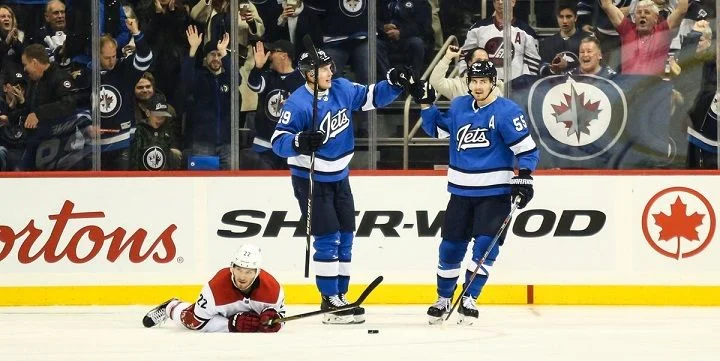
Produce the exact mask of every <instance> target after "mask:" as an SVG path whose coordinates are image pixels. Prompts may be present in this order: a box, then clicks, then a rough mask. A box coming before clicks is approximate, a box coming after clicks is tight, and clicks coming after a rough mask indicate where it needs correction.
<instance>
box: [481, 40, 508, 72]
mask: <svg viewBox="0 0 720 361" xmlns="http://www.w3.org/2000/svg"><path fill="white" fill-rule="evenodd" d="M485 50H487V52H488V57H489V58H490V61H491V62H492V63H493V65H495V67H496V68H502V67H503V57H504V56H505V46H504V44H503V38H501V37H496V38H492V39H489V40H488V41H487V43H485ZM514 58H515V46H514V45H511V46H510V59H514Z"/></svg>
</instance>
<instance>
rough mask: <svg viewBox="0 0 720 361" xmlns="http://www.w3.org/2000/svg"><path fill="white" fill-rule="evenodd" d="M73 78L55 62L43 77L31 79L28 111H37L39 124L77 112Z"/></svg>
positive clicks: (51, 121) (26, 98) (54, 120)
mask: <svg viewBox="0 0 720 361" xmlns="http://www.w3.org/2000/svg"><path fill="white" fill-rule="evenodd" d="M71 89H72V78H71V77H70V74H68V73H67V72H66V71H64V70H62V69H60V68H58V66H57V65H55V64H50V67H49V68H47V70H45V73H44V74H43V76H42V78H40V80H38V81H31V82H30V86H29V87H28V90H27V96H26V97H25V101H26V102H27V103H28V109H27V110H28V113H35V115H36V116H37V118H38V121H39V123H38V125H40V126H42V125H44V124H47V123H54V122H56V121H59V120H65V119H66V118H67V117H69V116H70V115H72V114H73V113H75V97H74V96H73V94H72V92H71Z"/></svg>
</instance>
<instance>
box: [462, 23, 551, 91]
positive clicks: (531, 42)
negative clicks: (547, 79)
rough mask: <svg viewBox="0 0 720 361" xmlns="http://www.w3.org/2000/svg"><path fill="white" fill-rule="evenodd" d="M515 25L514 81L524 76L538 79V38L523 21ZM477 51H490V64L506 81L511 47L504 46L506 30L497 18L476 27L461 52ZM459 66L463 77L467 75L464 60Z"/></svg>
mask: <svg viewBox="0 0 720 361" xmlns="http://www.w3.org/2000/svg"><path fill="white" fill-rule="evenodd" d="M512 24H513V25H512V28H511V31H510V34H511V36H510V39H511V42H512V46H511V47H510V51H511V54H510V58H511V59H512V61H511V63H512V77H513V79H514V78H517V77H518V76H520V75H522V74H531V75H537V74H538V70H539V69H540V53H539V52H538V40H537V34H535V30H533V29H532V28H531V27H530V25H528V24H526V23H524V22H522V21H520V20H513V22H512ZM477 47H481V48H485V50H487V52H488V56H489V57H490V61H491V62H492V63H493V65H495V68H496V69H497V73H498V78H499V79H505V71H504V67H503V56H504V53H505V50H506V49H507V47H505V46H504V44H503V26H502V24H500V23H497V22H496V21H495V18H494V17H492V18H488V19H484V20H480V21H478V22H477V23H475V25H473V26H472V28H471V29H470V30H469V31H468V33H467V38H466V39H465V44H463V46H462V48H461V51H466V50H470V49H472V48H477ZM457 66H458V71H459V73H460V74H463V73H464V72H465V69H466V68H467V64H465V61H463V60H460V61H459V62H458V65H457Z"/></svg>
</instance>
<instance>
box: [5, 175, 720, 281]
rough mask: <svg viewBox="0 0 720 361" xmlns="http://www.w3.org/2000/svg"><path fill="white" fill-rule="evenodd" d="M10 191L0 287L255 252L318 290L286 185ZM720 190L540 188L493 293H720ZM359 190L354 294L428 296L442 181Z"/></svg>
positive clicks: (107, 185)
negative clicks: (388, 288) (379, 288)
mask: <svg viewBox="0 0 720 361" xmlns="http://www.w3.org/2000/svg"><path fill="white" fill-rule="evenodd" d="M438 174H439V173H438ZM2 181H3V184H4V187H2V189H0V197H1V198H0V199H3V210H4V212H2V216H0V274H2V277H0V286H23V285H27V286H32V285H109V284H116V285H143V284H158V285H170V284H200V283H203V282H205V281H206V280H207V279H208V277H210V276H211V275H212V274H214V272H215V271H216V270H217V269H218V268H219V267H224V266H226V265H228V264H229V260H230V257H231V256H232V253H233V251H234V250H235V249H237V248H238V247H239V246H240V245H241V244H243V243H247V242H252V243H256V244H258V245H259V246H260V247H261V248H262V249H263V256H264V264H265V267H266V268H267V269H268V270H269V271H271V272H272V273H273V274H275V275H276V276H277V277H278V278H279V279H281V280H283V282H284V283H288V284H303V283H307V284H311V283H314V279H313V277H311V278H309V279H306V278H304V277H303V268H304V258H305V257H304V254H305V236H304V235H303V232H304V230H305V224H304V222H301V221H300V209H299V206H298V203H297V201H296V200H295V198H294V196H293V192H292V186H291V184H290V179H289V177H288V176H248V177H243V176H237V177H150V178H144V177H117V178H5V179H3V180H2ZM716 183H717V178H716V177H713V176H594V175H581V176H575V175H573V176H561V175H538V176H537V177H536V179H535V198H534V199H533V200H532V202H531V203H530V205H529V206H528V207H527V208H525V209H523V210H518V212H516V214H515V217H514V219H513V222H512V223H511V224H510V226H509V228H510V229H509V232H508V236H507V239H506V241H505V245H504V246H503V247H502V248H501V252H500V256H499V258H498V261H497V262H496V264H495V267H494V268H493V276H492V283H494V284H522V285H526V284H558V285H561V284H570V285H596V284H603V285H623V284H636V285H718V284H720V281H718V280H720V263H718V262H717V261H716V260H717V259H720V249H719V248H718V246H717V243H718V242H717V241H715V242H711V240H712V238H713V236H714V234H715V230H716V227H715V225H716V217H715V212H714V207H715V206H717V204H718V199H720V198H719V197H718V196H720V194H719V192H720V191H718V190H717V187H716V186H715V184H716ZM351 185H352V188H353V194H354V198H355V204H356V215H357V216H356V224H357V234H356V238H355V247H354V249H353V265H352V268H353V275H354V276H353V282H354V283H365V282H367V281H370V280H372V279H373V278H374V277H376V276H377V275H380V274H382V275H384V276H385V279H386V281H385V282H386V283H396V284H433V283H434V282H435V270H436V265H437V251H438V244H439V241H440V229H441V225H442V217H443V216H444V210H445V206H446V205H447V201H448V199H449V195H448V193H447V191H446V189H445V187H446V179H445V177H444V176H442V175H438V176H358V175H353V176H351ZM315 216H318V217H319V216H321V215H318V214H316V215H315Z"/></svg>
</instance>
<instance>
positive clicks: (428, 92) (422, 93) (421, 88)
mask: <svg viewBox="0 0 720 361" xmlns="http://www.w3.org/2000/svg"><path fill="white" fill-rule="evenodd" d="M410 95H412V97H413V99H415V103H418V104H432V103H435V99H437V94H436V93H435V89H434V88H433V87H432V85H430V83H429V82H426V81H424V80H420V81H418V82H417V83H415V84H414V85H413V86H412V87H410Z"/></svg>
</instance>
